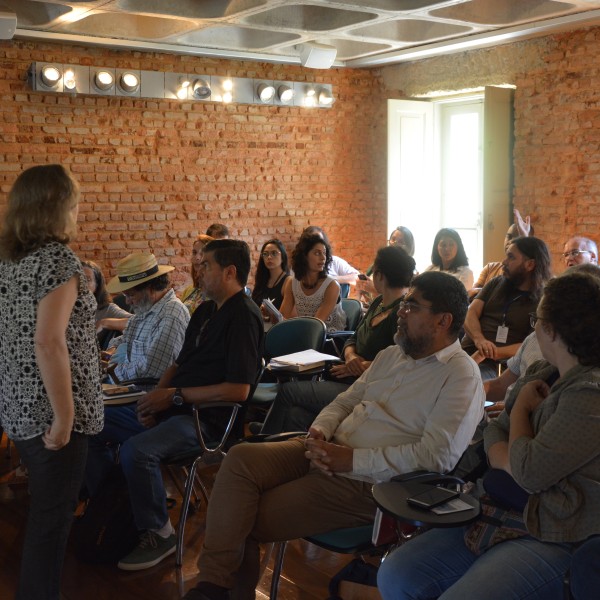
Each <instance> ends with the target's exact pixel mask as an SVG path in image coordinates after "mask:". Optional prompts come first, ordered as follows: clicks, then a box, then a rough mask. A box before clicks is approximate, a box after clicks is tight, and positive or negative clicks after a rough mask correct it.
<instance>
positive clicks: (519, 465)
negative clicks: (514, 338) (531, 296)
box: [378, 267, 600, 600]
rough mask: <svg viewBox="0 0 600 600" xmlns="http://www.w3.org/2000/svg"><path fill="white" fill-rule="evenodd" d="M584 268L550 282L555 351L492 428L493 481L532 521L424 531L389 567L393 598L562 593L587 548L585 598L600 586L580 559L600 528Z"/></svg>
mask: <svg viewBox="0 0 600 600" xmlns="http://www.w3.org/2000/svg"><path fill="white" fill-rule="evenodd" d="M578 269H580V267H574V268H573V270H569V271H567V272H566V273H565V274H563V275H561V276H559V277H557V278H555V279H553V280H551V281H549V282H548V283H547V285H546V287H545V289H544V292H543V296H542V299H541V301H540V304H539V306H538V307H537V311H536V312H535V313H534V314H533V315H532V321H533V322H534V323H535V333H536V336H537V339H538V342H539V346H540V349H541V352H542V354H543V356H544V359H545V361H541V362H538V363H535V364H534V365H533V366H532V367H531V368H530V369H529V370H528V371H527V374H526V376H525V377H523V378H521V379H520V380H519V381H518V382H517V384H516V386H515V388H514V389H513V390H512V392H511V393H510V395H509V398H508V400H507V403H506V409H505V411H504V412H503V413H502V414H501V415H500V416H499V417H498V418H497V419H494V420H493V421H492V422H491V423H490V424H489V425H488V426H487V428H486V429H485V431H484V438H485V446H486V451H487V456H488V460H489V464H490V467H491V468H492V470H491V471H489V472H488V473H487V474H486V476H485V477H484V485H485V487H486V492H487V494H488V495H489V497H490V498H491V500H490V501H491V502H494V503H495V504H496V505H498V504H499V505H500V506H505V507H506V508H512V509H513V511H514V512H516V513H522V515H523V520H524V523H523V526H522V528H519V527H517V525H513V529H512V530H511V537H508V536H505V537H499V538H497V540H496V541H497V543H496V544H495V545H487V546H483V547H481V548H480V547H478V546H477V545H476V543H477V540H476V539H475V538H474V536H473V533H474V529H473V526H472V525H471V526H467V527H466V528H464V527H461V528H454V529H434V530H431V531H428V532H426V533H425V534H423V535H421V536H418V537H417V538H415V539H414V540H412V541H410V542H409V543H407V544H405V545H404V546H402V547H400V548H399V549H398V550H396V551H395V552H393V553H392V554H391V555H390V556H389V557H387V559H386V560H385V561H384V563H383V565H382V567H381V568H380V570H379V575H378V584H379V589H380V592H381V594H382V596H383V598H384V599H385V600H402V599H409V598H410V599H411V600H415V599H420V598H422V599H429V598H437V597H440V598H445V599H446V598H447V599H451V598H457V599H458V598H461V599H462V598H476V597H481V596H485V597H486V598H492V599H494V598H498V599H504V598H539V599H540V600H542V599H543V600H548V599H550V598H556V599H560V598H563V578H564V575H565V573H566V572H567V570H568V569H569V567H570V566H571V560H572V557H574V552H575V551H576V550H577V549H578V548H579V550H578V551H577V558H578V562H577V563H575V562H574V563H573V566H574V567H575V568H574V569H573V574H574V575H575V581H574V582H572V589H573V590H574V591H575V594H576V595H575V597H576V598H577V599H578V600H581V599H583V598H586V599H587V598H591V597H592V594H593V593H596V594H597V589H595V590H594V591H592V590H591V589H590V588H589V587H588V585H589V582H588V581H587V578H588V574H586V573H581V572H580V570H579V568H580V565H581V562H583V564H586V563H587V565H589V559H588V557H591V556H594V555H593V554H590V555H586V554H585V550H584V548H586V546H587V544H586V545H583V546H581V547H580V545H581V543H582V542H584V541H585V540H587V539H588V538H590V536H598V535H599V534H600V516H599V513H598V510H597V507H598V505H599V504H600V452H599V444H598V440H599V439H600V344H599V343H598V335H597V332H598V331H599V330H600V275H599V272H598V269H597V268H595V267H594V268H593V269H594V270H595V271H596V273H595V274H594V275H590V274H589V273H587V272H581V271H579V270H578ZM513 520H514V517H513ZM591 539H592V542H591V543H592V544H597V539H598V538H593V537H592V538H591ZM590 548H591V546H588V549H587V551H588V552H593V550H591V549H590ZM596 557H597V551H596ZM573 560H575V558H574V559H573ZM579 561H581V562H579ZM432 565H434V566H435V568H432Z"/></svg>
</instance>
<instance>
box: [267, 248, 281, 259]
mask: <svg viewBox="0 0 600 600" xmlns="http://www.w3.org/2000/svg"><path fill="white" fill-rule="evenodd" d="M280 254H281V252H279V250H265V251H264V252H263V253H262V257H263V258H277V257H278V256H279V255H280Z"/></svg>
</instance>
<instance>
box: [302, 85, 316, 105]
mask: <svg viewBox="0 0 600 600" xmlns="http://www.w3.org/2000/svg"><path fill="white" fill-rule="evenodd" d="M316 105H317V92H316V91H315V90H314V89H312V88H311V89H309V90H308V91H307V92H306V96H305V98H304V106H307V107H309V108H310V107H313V106H316Z"/></svg>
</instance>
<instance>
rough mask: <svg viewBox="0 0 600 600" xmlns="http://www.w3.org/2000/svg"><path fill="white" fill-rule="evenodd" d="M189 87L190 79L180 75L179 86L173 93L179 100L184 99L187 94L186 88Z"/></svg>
mask: <svg viewBox="0 0 600 600" xmlns="http://www.w3.org/2000/svg"><path fill="white" fill-rule="evenodd" d="M189 87H190V80H189V79H187V78H185V77H181V78H180V79H179V87H178V88H177V91H176V92H175V95H176V96H177V97H178V98H179V99H180V100H185V99H186V98H187V95H188V88H189Z"/></svg>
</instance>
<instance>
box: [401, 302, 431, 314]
mask: <svg viewBox="0 0 600 600" xmlns="http://www.w3.org/2000/svg"><path fill="white" fill-rule="evenodd" d="M422 308H427V309H429V310H432V308H431V306H425V304H419V303H418V302H414V301H413V300H406V301H402V302H400V304H398V311H402V312H404V313H409V312H419V311H420V310H421V309H422Z"/></svg>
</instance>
